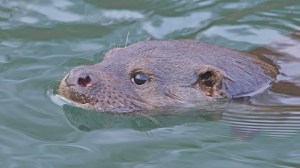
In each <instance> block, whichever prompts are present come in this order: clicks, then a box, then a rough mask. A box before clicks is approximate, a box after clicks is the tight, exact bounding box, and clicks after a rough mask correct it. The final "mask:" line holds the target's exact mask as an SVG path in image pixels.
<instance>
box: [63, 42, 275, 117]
mask: <svg viewBox="0 0 300 168" xmlns="http://www.w3.org/2000/svg"><path fill="white" fill-rule="evenodd" d="M277 73H278V72H277V69H276V67H275V66H274V65H272V64H268V63H266V62H264V61H262V60H260V59H259V58H258V57H257V56H255V55H248V54H244V53H241V52H237V51H233V50H230V49H226V48H222V47H218V46H214V45H211V44H207V43H203V42H199V41H194V40H173V41H154V40H149V41H143V42H138V43H136V44H133V45H130V46H128V47H125V48H114V49H111V50H110V51H108V52H107V53H106V54H105V57H104V59H103V61H102V62H100V63H98V64H95V65H91V66H80V67H75V68H74V69H72V70H71V71H70V72H69V73H68V74H67V75H66V77H65V78H64V79H63V80H62V82H61V84H60V89H59V93H60V94H61V95H62V96H64V97H66V98H67V99H70V100H72V101H74V102H76V103H77V104H79V105H80V106H81V107H84V108H87V109H91V110H95V111H110V112H132V111H138V110H151V109H154V108H157V107H167V106H171V107H174V106H175V107H176V106H182V105H186V104H196V103H199V102H202V101H210V100H215V99H222V98H227V99H231V98H238V97H243V96H245V95H248V94H251V93H253V92H255V91H257V90H259V89H261V88H265V87H267V86H269V84H270V83H271V82H272V81H274V79H275V77H276V75H277Z"/></svg>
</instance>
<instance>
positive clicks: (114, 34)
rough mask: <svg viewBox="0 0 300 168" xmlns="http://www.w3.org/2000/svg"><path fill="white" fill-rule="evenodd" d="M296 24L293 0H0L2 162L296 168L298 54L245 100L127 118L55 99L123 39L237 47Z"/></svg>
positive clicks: (29, 167)
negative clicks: (78, 70)
mask: <svg viewBox="0 0 300 168" xmlns="http://www.w3.org/2000/svg"><path fill="white" fill-rule="evenodd" d="M299 29H300V1H298V0H284V1H279V0H252V1H233V0H230V1H229V0H228V1H221V0H211V1H200V0H194V1H188V0H186V1H182V0H181V1H180V0H164V1H158V0H144V1H142V0H127V1H108V0H98V1H97V0H76V1H75V0H74V1H71V0H51V1H50V0H43V1H42V0H22V1H21V0H0V167H1V168H2V167H3V168H17V167H20V168H33V167H34V168H37V167H38V168H39V167H41V168H56V167H57V168H66V167H70V168H71V167H72V168H75V167H78V168H83V167H84V168H90V167H105V168H107V167H130V168H131V167H134V168H142V167H143V168H144V167H147V168H150V167H180V168H181V167H238V168H241V167H247V168H248V167H280V168H281V167H285V168H286V167H300V143H299V142H300V80H299V79H300V68H299V66H300V61H299V62H297V61H291V59H287V58H286V57H284V56H281V57H276V56H274V57H272V59H273V60H274V62H275V63H276V64H278V65H279V66H280V72H281V75H279V76H278V79H277V81H276V84H275V85H274V86H273V87H272V88H270V89H269V90H267V91H265V92H263V93H261V94H260V95H258V96H256V97H254V98H253V99H252V100H251V101H252V102H253V104H254V105H243V104H239V103H236V104H235V103H232V104H230V103H229V104H226V106H225V108H224V105H223V107H220V108H219V107H218V106H217V105H215V106H212V107H211V108H210V110H208V111H206V112H205V113H204V112H201V114H199V112H198V113H197V112H193V113H189V114H180V115H175V116H174V115H173V116H172V115H162V116H154V117H148V116H138V117H132V116H121V115H112V114H95V113H93V112H89V111H84V110H82V109H78V108H75V107H72V106H70V105H64V106H61V105H60V104H59V103H58V100H57V98H56V96H55V94H56V89H57V86H58V84H59V80H61V79H62V78H63V76H64V75H65V74H66V73H67V72H68V71H69V70H70V69H71V68H72V67H74V66H77V65H82V64H93V63H96V62H99V61H100V60H101V59H102V56H103V54H104V53H105V52H106V51H107V50H109V49H110V48H112V47H122V46H124V45H125V44H126V37H127V36H128V43H134V42H136V41H140V40H145V39H147V38H148V37H153V38H156V39H182V38H187V39H197V40H203V41H207V42H210V43H213V44H218V45H221V46H225V47H230V48H234V49H238V50H243V51H247V50H251V49H253V48H254V47H255V46H262V45H264V44H269V43H270V42H272V41H275V40H277V39H280V38H282V37H284V36H286V35H287V34H289V33H291V32H293V31H295V30H299Z"/></svg>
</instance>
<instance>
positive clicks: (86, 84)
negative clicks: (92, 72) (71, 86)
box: [77, 75, 92, 87]
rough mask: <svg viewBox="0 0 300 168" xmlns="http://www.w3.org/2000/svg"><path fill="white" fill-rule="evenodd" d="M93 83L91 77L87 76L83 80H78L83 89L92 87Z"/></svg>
mask: <svg viewBox="0 0 300 168" xmlns="http://www.w3.org/2000/svg"><path fill="white" fill-rule="evenodd" d="M91 81H92V79H91V77H90V76H88V75H87V76H86V77H84V78H82V77H80V78H78V81H77V83H78V85H79V86H81V87H90V86H91Z"/></svg>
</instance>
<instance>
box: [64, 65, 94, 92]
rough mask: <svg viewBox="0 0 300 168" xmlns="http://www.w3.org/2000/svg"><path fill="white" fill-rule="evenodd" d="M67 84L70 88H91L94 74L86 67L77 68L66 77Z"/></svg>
mask: <svg viewBox="0 0 300 168" xmlns="http://www.w3.org/2000/svg"><path fill="white" fill-rule="evenodd" d="M65 82H66V84H67V85H68V86H79V87H84V88H85V87H91V86H92V74H91V73H89V72H87V70H86V69H85V67H76V68H74V69H72V70H71V71H70V72H69V74H68V75H67V76H66V78H65Z"/></svg>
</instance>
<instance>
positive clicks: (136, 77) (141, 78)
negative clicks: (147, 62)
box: [131, 72, 148, 85]
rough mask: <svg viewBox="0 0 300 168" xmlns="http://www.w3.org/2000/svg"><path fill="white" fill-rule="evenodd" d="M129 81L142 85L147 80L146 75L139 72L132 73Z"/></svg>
mask: <svg viewBox="0 0 300 168" xmlns="http://www.w3.org/2000/svg"><path fill="white" fill-rule="evenodd" d="M131 81H132V82H134V83H135V84H137V85H143V84H145V83H146V82H147V81H148V77H147V76H146V75H145V74H143V73H141V72H139V73H136V74H134V75H133V77H132V78H131Z"/></svg>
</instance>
